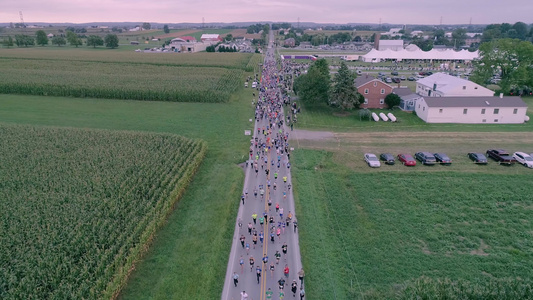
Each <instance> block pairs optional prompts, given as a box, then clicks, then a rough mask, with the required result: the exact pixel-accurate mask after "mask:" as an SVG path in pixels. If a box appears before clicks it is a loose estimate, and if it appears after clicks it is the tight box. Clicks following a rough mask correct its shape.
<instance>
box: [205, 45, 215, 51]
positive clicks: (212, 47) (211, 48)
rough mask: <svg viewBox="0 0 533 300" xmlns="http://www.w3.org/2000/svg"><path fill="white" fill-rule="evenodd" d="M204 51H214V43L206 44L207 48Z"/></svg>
mask: <svg viewBox="0 0 533 300" xmlns="http://www.w3.org/2000/svg"><path fill="white" fill-rule="evenodd" d="M205 52H215V46H214V45H211V46H207V48H205Z"/></svg>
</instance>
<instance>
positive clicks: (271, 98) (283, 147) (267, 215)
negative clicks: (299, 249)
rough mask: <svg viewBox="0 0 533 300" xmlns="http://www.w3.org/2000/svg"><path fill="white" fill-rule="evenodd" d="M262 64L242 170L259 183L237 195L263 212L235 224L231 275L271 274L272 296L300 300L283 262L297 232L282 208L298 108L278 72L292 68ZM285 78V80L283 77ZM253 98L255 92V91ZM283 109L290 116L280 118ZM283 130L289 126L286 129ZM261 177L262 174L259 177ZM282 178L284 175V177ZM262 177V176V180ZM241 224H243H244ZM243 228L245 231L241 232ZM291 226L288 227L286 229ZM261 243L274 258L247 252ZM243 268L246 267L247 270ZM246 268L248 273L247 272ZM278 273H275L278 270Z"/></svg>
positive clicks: (300, 275) (298, 282)
mask: <svg viewBox="0 0 533 300" xmlns="http://www.w3.org/2000/svg"><path fill="white" fill-rule="evenodd" d="M268 55H270V57H267V59H266V60H265V63H264V65H263V70H262V77H261V82H260V84H259V86H258V97H257V101H255V99H254V100H253V101H252V103H253V104H254V105H255V122H256V130H255V132H254V137H253V138H252V139H251V140H250V149H249V157H248V160H247V161H246V167H247V168H251V169H252V170H253V171H252V174H254V175H253V176H255V178H257V179H258V184H257V186H254V188H253V191H252V193H251V194H249V193H248V189H245V191H244V193H243V194H242V195H241V199H240V201H241V202H242V204H241V205H246V203H249V201H254V202H256V201H259V202H260V203H262V205H261V206H260V207H264V210H263V211H254V212H253V213H252V214H251V215H250V216H243V218H249V219H248V220H246V219H245V220H244V221H243V220H241V219H239V220H238V225H239V229H240V238H239V240H240V246H241V247H240V250H239V251H241V255H240V258H239V265H240V274H239V273H238V272H234V273H233V284H234V286H235V287H237V286H238V282H239V277H240V276H254V277H255V278H254V280H257V283H258V284H260V283H261V276H264V275H263V274H268V273H270V276H268V277H269V278H266V280H274V281H275V282H276V283H277V284H276V286H277V287H278V290H277V291H276V295H278V297H279V299H283V298H284V297H285V293H287V294H289V293H291V294H292V296H293V297H296V296H299V297H300V299H304V297H305V290H304V276H305V273H304V270H303V269H301V270H299V271H298V272H295V271H293V270H290V268H289V264H288V262H287V251H288V245H287V242H286V239H287V235H290V234H295V233H296V232H297V230H298V222H297V220H296V217H295V215H294V213H293V212H292V211H288V210H287V209H285V207H286V205H288V200H287V195H288V194H289V193H290V191H291V187H292V186H291V183H290V179H289V178H288V176H287V175H288V173H289V171H290V168H291V163H290V157H291V156H290V147H289V132H290V131H289V130H287V129H286V128H288V127H290V128H291V129H292V128H293V127H292V126H293V124H294V122H296V114H297V113H298V112H299V108H298V107H297V106H296V104H294V103H292V104H291V101H290V98H289V97H288V96H286V95H284V93H283V92H282V90H284V88H285V87H286V83H285V81H284V76H283V74H284V73H283V71H284V70H286V69H285V68H292V67H293V66H290V65H283V67H282V72H280V71H279V70H278V68H277V64H276V60H275V59H274V57H273V55H272V54H267V56H268ZM286 78H288V77H287V76H285V79H286ZM254 96H255V92H254ZM284 107H286V108H287V111H289V112H290V114H289V115H288V116H287V118H285V117H284V113H283V110H284ZM286 126H288V127H286ZM260 174H265V176H264V177H263V176H259V175H260ZM284 174H287V175H284ZM262 178H265V180H264V181H263V180H262ZM245 224H246V225H245ZM243 227H245V228H243ZM291 227H292V228H291ZM264 243H270V244H269V247H274V248H275V249H276V250H275V254H274V258H273V259H272V258H269V257H268V255H267V254H263V257H254V256H253V255H251V254H250V251H252V254H253V250H254V249H256V247H259V248H260V249H262V248H263V245H264ZM246 264H248V266H246ZM248 267H249V268H250V270H249V271H247V268H248ZM276 270H282V271H283V274H282V275H281V276H280V278H277V277H275V273H276V272H275V271H276ZM278 273H279V272H278ZM240 294H241V300H248V294H247V293H246V291H242V292H241V293H240ZM264 296H265V298H266V299H273V297H274V291H272V289H271V288H268V290H266V291H265V295H264Z"/></svg>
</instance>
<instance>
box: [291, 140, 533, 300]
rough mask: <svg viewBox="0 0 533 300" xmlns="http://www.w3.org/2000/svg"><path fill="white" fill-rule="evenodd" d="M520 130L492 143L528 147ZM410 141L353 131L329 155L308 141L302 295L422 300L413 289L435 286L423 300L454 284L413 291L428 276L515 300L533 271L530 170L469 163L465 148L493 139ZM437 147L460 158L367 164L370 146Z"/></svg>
mask: <svg viewBox="0 0 533 300" xmlns="http://www.w3.org/2000/svg"><path fill="white" fill-rule="evenodd" d="M368 135H371V134H368ZM470 135H471V136H475V134H470ZM517 135H518V134H515V136H513V138H515V139H514V142H513V143H512V144H511V145H507V144H505V143H507V142H508V141H510V140H512V138H511V137H509V138H508V139H505V138H504V137H505V136H506V134H505V133H501V134H499V135H497V136H496V137H493V139H494V140H501V144H500V145H504V146H506V147H522V149H523V148H527V146H530V145H531V142H532V141H533V136H532V135H531V134H529V135H528V137H527V138H526V139H525V140H523V141H520V140H518V139H516V137H517ZM450 136H453V135H450ZM412 138H413V139H409V138H406V137H404V136H400V137H397V138H394V137H392V136H384V137H379V136H374V137H373V139H370V140H369V141H366V142H365V143H363V145H361V143H360V141H365V139H364V136H357V137H356V138H355V139H353V140H352V141H351V143H348V145H347V144H346V141H344V142H343V139H342V138H341V141H340V143H341V147H340V148H337V149H335V148H336V147H335V146H334V145H331V149H330V151H323V150H309V148H313V147H314V148H317V149H318V148H324V147H326V146H327V145H311V144H309V145H305V146H304V145H301V148H299V150H297V151H295V152H294V154H293V156H294V164H293V166H294V167H293V177H292V178H293V183H294V187H295V191H294V192H295V201H296V207H297V210H296V216H298V223H299V225H300V226H299V227H300V246H301V252H302V253H301V254H302V259H303V265H304V268H305V269H306V282H307V284H306V292H307V293H306V294H307V295H308V296H309V297H310V298H312V299H393V298H403V299H417V297H416V296H414V295H418V296H420V295H422V294H424V293H425V292H426V291H429V294H428V293H425V295H426V296H425V298H424V299H430V298H434V297H438V295H439V294H441V295H442V294H446V293H444V291H445V290H447V289H450V287H452V286H453V285H452V284H450V283H448V284H447V285H446V284H443V285H442V286H439V285H434V286H436V289H433V290H432V289H429V288H428V286H429V285H430V284H427V283H426V284H424V282H425V280H422V282H423V283H422V284H418V285H415V286H416V287H413V284H412V282H413V281H416V280H417V279H419V278H420V277H422V276H424V278H429V279H431V280H444V278H447V279H446V280H452V281H454V282H455V281H458V280H462V281H468V282H473V283H475V284H476V285H479V286H482V287H484V289H485V290H487V289H488V290H491V291H492V292H494V293H492V294H491V293H484V294H483V293H481V294H482V295H483V296H481V297H479V299H487V297H488V295H492V296H493V297H495V299H513V297H512V296H510V295H513V294H511V293H506V292H505V291H507V290H508V289H511V290H513V286H514V285H515V284H516V283H517V280H516V278H529V277H530V275H529V274H530V269H531V267H533V265H532V264H533V260H531V255H532V253H531V248H532V246H533V244H532V240H533V239H532V233H533V225H532V224H533V217H532V215H531V213H530V210H531V207H532V205H533V200H531V197H530V194H531V190H532V189H531V170H529V169H526V168H524V167H522V166H518V165H517V166H512V167H503V166H499V165H497V164H495V163H492V164H489V165H488V166H477V165H473V164H468V163H467V159H466V157H465V153H464V151H465V150H466V149H472V148H475V147H476V146H479V147H480V148H481V147H486V145H487V144H490V143H493V142H494V141H490V140H486V141H485V144H483V145H478V143H477V142H478V140H473V141H469V140H468V137H467V136H463V137H457V138H456V139H457V140H460V141H461V142H460V143H459V144H457V143H455V144H454V143H453V138H448V139H443V138H439V137H433V138H431V137H430V138H426V139H422V138H416V134H413V136H412ZM500 138H501V139H500ZM378 140H379V142H378ZM479 140H481V138H479ZM467 141H468V142H467ZM332 144H335V143H332ZM436 145H439V146H441V147H443V148H444V149H442V150H443V151H447V152H448V154H449V155H450V156H451V157H452V159H455V161H454V165H452V166H450V167H445V166H434V167H425V166H416V167H414V168H407V167H403V166H400V165H395V166H393V167H389V166H382V167H381V168H380V169H370V168H368V167H367V166H366V165H365V164H364V162H363V161H362V155H363V153H364V152H363V151H368V150H369V148H370V149H372V151H375V153H380V152H385V151H387V152H389V151H390V152H392V153H396V152H395V151H399V149H403V151H406V152H408V153H409V152H411V153H412V152H413V151H415V150H418V149H427V150H430V151H431V150H437V149H438V148H436ZM457 145H460V147H459V148H460V149H456V148H458V147H457ZM454 149H455V150H454ZM482 149H484V148H482ZM515 149H516V148H515ZM509 150H513V149H509ZM459 152H460V153H459ZM459 154H460V155H461V156H460V158H459V156H458V155H459ZM457 164H461V165H457ZM501 278H504V279H505V278H507V279H509V278H510V280H509V282H508V283H507V284H506V285H505V286H506V287H505V288H500V289H499V290H498V291H494V290H493V289H494V288H495V287H497V285H492V283H491V282H492V280H495V279H501ZM406 286H408V287H410V288H409V289H407V291H406V288H405V287H406ZM471 287H472V286H471V284H466V285H465V287H463V288H461V287H458V290H459V291H460V292H457V291H456V292H455V293H449V294H453V295H454V297H444V298H446V299H455V298H457V299H463V298H461V297H460V296H458V295H461V294H462V295H463V297H464V296H465V295H467V294H468V293H466V292H465V290H466V289H470V288H471ZM491 287H492V288H491ZM431 291H433V293H432V292H431ZM515 291H516V288H515ZM526 291H527V289H526ZM502 293H503V294H504V295H503V296H502ZM519 294H520V293H519ZM428 295H429V296H428ZM495 295H497V296H495ZM522 295H523V294H522ZM526 295H530V296H531V288H529V294H527V293H526ZM427 297H429V298H427ZM522 297H523V296H522ZM444 298H441V299H444ZM418 299H421V298H418Z"/></svg>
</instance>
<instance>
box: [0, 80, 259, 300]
mask: <svg viewBox="0 0 533 300" xmlns="http://www.w3.org/2000/svg"><path fill="white" fill-rule="evenodd" d="M250 99H251V91H250V90H245V89H239V90H238V91H237V92H236V93H235V94H234V95H233V96H232V98H231V99H230V101H229V102H228V103H224V104H204V103H169V102H146V101H133V100H124V101H122V100H112V101H110V100H103V99H78V98H60V97H43V96H41V97H37V96H19V95H2V101H1V102H0V119H1V120H2V121H3V122H8V123H16V124H33V125H53V126H70V127H84V128H103V129H112V130H135V131H149V132H164V133H175V134H180V135H183V136H185V137H189V138H195V139H198V138H199V139H203V140H205V141H206V142H207V143H208V151H207V154H206V157H205V159H204V161H203V163H202V165H201V166H200V168H199V170H198V172H197V174H196V175H195V177H194V180H193V182H192V183H191V184H190V185H189V187H188V188H187V191H186V192H185V194H184V196H183V198H182V199H181V200H180V202H179V203H178V204H177V206H176V209H175V211H174V212H173V213H172V214H171V215H170V216H169V217H168V220H167V223H166V224H165V226H164V227H163V228H162V229H161V230H160V231H158V233H157V235H156V236H155V239H154V241H153V245H152V246H151V247H150V249H149V250H148V253H147V255H146V256H145V257H144V259H143V261H141V263H139V264H137V265H136V267H135V271H134V272H133V273H132V277H131V279H130V281H129V282H128V285H127V286H126V287H125V290H124V291H123V294H122V296H121V298H123V299H147V298H151V299H154V298H157V299H168V298H177V299H215V298H219V297H220V294H221V292H222V285H223V281H224V275H225V272H226V262H227V259H228V253H229V250H230V247H231V238H232V236H233V228H234V226H235V220H234V216H235V215H236V212H237V209H238V204H239V203H238V199H239V196H240V194H241V191H242V184H243V178H244V174H243V172H242V169H241V168H239V167H238V166H237V164H238V163H241V162H242V161H244V159H245V158H244V157H245V155H246V154H247V153H246V149H247V144H248V142H249V139H248V138H247V137H245V136H244V134H243V133H244V130H245V129H251V128H253V127H252V126H253V125H252V124H250V122H249V121H248V119H249V117H250V116H252V115H253V109H252V107H251V105H250ZM205 220H210V221H207V222H204V221H205ZM200 265H201V266H202V267H201V268H200V267H198V266H200Z"/></svg>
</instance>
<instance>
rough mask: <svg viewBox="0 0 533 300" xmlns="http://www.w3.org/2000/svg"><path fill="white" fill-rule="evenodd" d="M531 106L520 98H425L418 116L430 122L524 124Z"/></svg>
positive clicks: (422, 100)
mask: <svg viewBox="0 0 533 300" xmlns="http://www.w3.org/2000/svg"><path fill="white" fill-rule="evenodd" d="M526 111H527V105H526V103H525V102H524V101H522V98H520V97H503V96H500V97H423V98H421V99H419V100H417V101H416V107H415V112H416V115H417V116H418V117H419V118H420V119H422V120H424V121H425V122H426V123H467V124H483V123H490V124H521V123H524V122H525V121H526Z"/></svg>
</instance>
